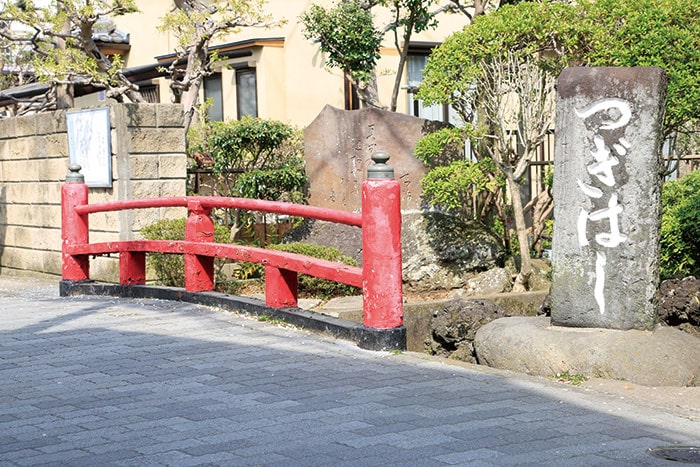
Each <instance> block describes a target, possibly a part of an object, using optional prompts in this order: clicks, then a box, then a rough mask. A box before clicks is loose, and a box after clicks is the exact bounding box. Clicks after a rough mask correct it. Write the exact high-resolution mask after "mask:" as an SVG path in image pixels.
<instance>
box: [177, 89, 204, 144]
mask: <svg viewBox="0 0 700 467" xmlns="http://www.w3.org/2000/svg"><path fill="white" fill-rule="evenodd" d="M201 86H202V85H201V81H200V80H194V81H192V82H191V83H190V87H189V89H187V91H185V92H183V93H182V95H181V96H180V102H181V103H182V107H183V110H184V113H185V134H187V130H189V128H190V126H191V125H192V123H194V119H195V111H196V106H197V101H198V99H199V89H200V87H201Z"/></svg>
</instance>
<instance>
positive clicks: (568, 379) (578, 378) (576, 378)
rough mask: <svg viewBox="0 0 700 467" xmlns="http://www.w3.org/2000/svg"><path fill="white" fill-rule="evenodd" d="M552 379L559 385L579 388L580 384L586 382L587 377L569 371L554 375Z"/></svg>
mask: <svg viewBox="0 0 700 467" xmlns="http://www.w3.org/2000/svg"><path fill="white" fill-rule="evenodd" d="M553 378H554V379H555V380H556V381H558V382H560V383H568V384H571V385H573V386H580V385H581V383H583V382H585V381H588V377H587V376H585V375H582V374H579V373H575V374H574V373H571V372H570V371H569V370H566V371H562V372H559V373H556V374H555V375H554V376H553Z"/></svg>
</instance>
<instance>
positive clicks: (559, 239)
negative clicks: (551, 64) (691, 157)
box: [552, 67, 666, 329]
mask: <svg viewBox="0 0 700 467" xmlns="http://www.w3.org/2000/svg"><path fill="white" fill-rule="evenodd" d="M665 85H666V79H665V75H664V74H663V72H662V71H661V70H660V69H659V68H654V67H644V68H641V67H640V68H584V67H580V68H579V67H577V68H570V69H567V70H565V71H564V72H562V74H561V76H560V78H559V82H558V86H557V128H556V147H555V158H554V160H555V162H554V205H555V211H554V217H555V224H554V241H553V252H552V253H553V258H552V261H553V266H554V272H553V284H552V324H555V325H562V326H577V327H604V328H613V329H650V328H651V327H653V325H654V323H655V321H656V289H657V287H658V282H659V279H658V239H659V233H658V232H659V225H660V212H661V210H660V192H661V178H660V173H661V170H660V167H661V165H660V164H661V163H660V147H661V142H662V141H661V128H662V120H663V108H664V96H665Z"/></svg>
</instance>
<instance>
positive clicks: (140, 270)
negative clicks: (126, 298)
mask: <svg viewBox="0 0 700 467" xmlns="http://www.w3.org/2000/svg"><path fill="white" fill-rule="evenodd" d="M119 283H120V284H122V285H143V284H145V283H146V253H144V252H143V251H122V252H121V253H119Z"/></svg>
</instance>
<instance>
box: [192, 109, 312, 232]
mask: <svg viewBox="0 0 700 467" xmlns="http://www.w3.org/2000/svg"><path fill="white" fill-rule="evenodd" d="M188 138H189V146H188V154H189V155H190V157H192V158H195V157H197V158H198V159H199V160H207V161H208V163H209V164H210V166H211V169H212V171H213V175H214V186H213V187H212V188H213V191H214V194H215V195H217V196H231V197H238V198H255V199H265V200H270V201H288V202H292V203H300V204H303V203H305V202H306V187H307V178H306V172H305V170H304V159H303V157H302V156H303V152H304V142H303V135H302V133H301V132H300V131H298V130H296V129H294V128H293V127H292V126H290V125H287V124H286V123H283V122H279V121H276V120H264V119H260V118H253V117H243V118H242V119H240V120H226V121H223V122H206V121H205V122H200V123H198V124H197V125H195V126H193V127H192V128H191V129H190V131H189V133H188ZM214 215H215V216H217V218H220V219H222V220H223V222H224V223H225V224H233V225H234V226H235V227H236V228H237V229H238V228H242V227H243V226H246V225H250V224H252V223H254V222H256V221H257V222H265V221H266V220H267V217H265V216H262V215H260V214H257V213H248V212H245V211H240V210H224V212H223V213H221V212H218V211H217V212H215V213H214Z"/></svg>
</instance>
